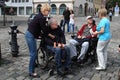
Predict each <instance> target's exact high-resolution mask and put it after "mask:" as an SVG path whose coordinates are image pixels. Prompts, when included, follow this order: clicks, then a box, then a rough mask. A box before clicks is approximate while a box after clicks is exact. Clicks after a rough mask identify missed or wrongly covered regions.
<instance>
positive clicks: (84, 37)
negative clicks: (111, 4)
mask: <svg viewBox="0 0 120 80" xmlns="http://www.w3.org/2000/svg"><path fill="white" fill-rule="evenodd" d="M86 20H87V24H84V25H83V26H82V28H81V29H80V31H78V33H77V37H76V38H75V39H71V40H70V41H69V42H70V54H71V58H72V57H74V56H77V50H76V45H77V44H79V45H81V50H80V54H79V56H78V57H77V60H78V63H82V62H83V59H84V57H85V54H86V52H87V50H88V47H89V39H90V38H92V37H96V36H92V34H91V32H95V31H96V25H95V23H93V22H94V20H93V17H92V16H88V17H87V18H86Z"/></svg>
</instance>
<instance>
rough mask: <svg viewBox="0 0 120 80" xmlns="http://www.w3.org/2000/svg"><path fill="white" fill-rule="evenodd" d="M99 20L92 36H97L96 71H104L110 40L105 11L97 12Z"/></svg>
mask: <svg viewBox="0 0 120 80" xmlns="http://www.w3.org/2000/svg"><path fill="white" fill-rule="evenodd" d="M98 15H99V18H100V19H101V20H100V22H99V24H98V26H97V28H96V30H97V31H96V32H93V34H95V35H98V38H99V39H98V43H97V57H98V67H96V70H105V69H106V67H107V48H108V44H109V42H110V39H111V32H110V21H109V20H108V19H107V17H106V16H107V10H106V9H105V8H102V9H100V10H99V11H98Z"/></svg>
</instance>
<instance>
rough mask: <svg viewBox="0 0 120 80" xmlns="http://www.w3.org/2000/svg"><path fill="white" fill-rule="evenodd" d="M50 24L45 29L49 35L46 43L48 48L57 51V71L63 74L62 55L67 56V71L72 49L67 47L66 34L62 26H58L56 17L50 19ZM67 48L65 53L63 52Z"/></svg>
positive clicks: (46, 37)
mask: <svg viewBox="0 0 120 80" xmlns="http://www.w3.org/2000/svg"><path fill="white" fill-rule="evenodd" d="M48 24H49V25H50V27H49V28H47V30H46V31H45V32H46V33H45V34H47V35H45V44H46V45H47V48H48V49H50V50H51V51H53V52H54V53H55V61H56V64H57V73H58V74H60V75H63V74H64V72H63V71H62V69H61V68H62V61H61V60H62V57H63V56H65V62H64V64H65V65H64V67H65V71H69V70H70V50H69V47H67V46H66V45H65V44H66V40H65V35H64V33H63V31H62V30H61V28H60V27H59V26H58V22H57V20H56V19H54V18H51V19H50V20H49V21H48ZM63 50H65V53H63V52H64V51H63Z"/></svg>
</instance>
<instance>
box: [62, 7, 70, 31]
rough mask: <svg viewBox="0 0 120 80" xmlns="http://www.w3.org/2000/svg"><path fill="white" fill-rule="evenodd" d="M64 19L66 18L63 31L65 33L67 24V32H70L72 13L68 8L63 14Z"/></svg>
mask: <svg viewBox="0 0 120 80" xmlns="http://www.w3.org/2000/svg"><path fill="white" fill-rule="evenodd" d="M63 17H64V24H63V31H64V32H65V24H67V32H69V21H70V11H69V8H68V7H67V8H66V10H65V11H64V12H63Z"/></svg>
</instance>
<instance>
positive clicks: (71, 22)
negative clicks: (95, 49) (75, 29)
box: [69, 14, 74, 24]
mask: <svg viewBox="0 0 120 80" xmlns="http://www.w3.org/2000/svg"><path fill="white" fill-rule="evenodd" d="M69 23H70V24H74V14H71V15H70V22H69Z"/></svg>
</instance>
